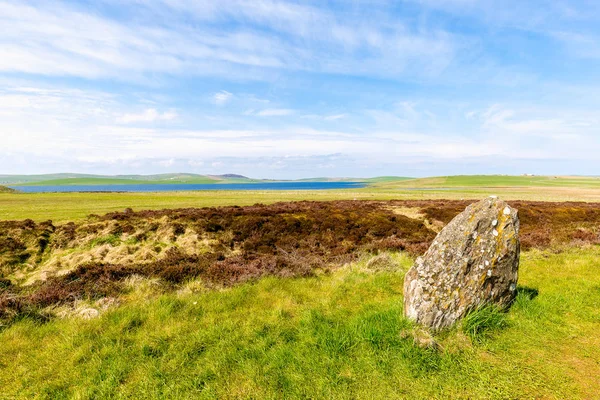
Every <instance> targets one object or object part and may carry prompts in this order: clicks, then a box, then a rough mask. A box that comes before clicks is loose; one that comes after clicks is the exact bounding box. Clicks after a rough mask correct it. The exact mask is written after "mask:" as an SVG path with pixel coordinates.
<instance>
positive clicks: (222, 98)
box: [213, 90, 233, 106]
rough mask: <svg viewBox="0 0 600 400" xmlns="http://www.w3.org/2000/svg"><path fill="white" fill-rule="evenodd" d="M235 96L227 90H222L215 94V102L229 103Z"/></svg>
mask: <svg viewBox="0 0 600 400" xmlns="http://www.w3.org/2000/svg"><path fill="white" fill-rule="evenodd" d="M232 98H233V94H232V93H229V92H228V91H226V90H221V91H220V92H218V93H215V94H214V95H213V103H215V104H216V105H218V106H223V105H225V104H227V103H228V102H229V101H230V100H231V99H232Z"/></svg>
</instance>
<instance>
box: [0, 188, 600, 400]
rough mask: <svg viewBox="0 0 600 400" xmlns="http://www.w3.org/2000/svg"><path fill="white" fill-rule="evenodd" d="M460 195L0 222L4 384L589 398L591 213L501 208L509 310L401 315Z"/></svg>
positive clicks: (595, 210) (593, 321)
mask: <svg viewBox="0 0 600 400" xmlns="http://www.w3.org/2000/svg"><path fill="white" fill-rule="evenodd" d="M468 203H469V202H468V201H464V200H463V201H460V200H456V201H448V200H445V201H333V202H308V201H303V202H293V203H275V204H270V205H260V204H257V205H253V206H247V207H238V206H230V207H219V208H201V209H200V208H189V209H175V210H160V211H152V210H149V211H141V212H134V211H133V210H131V209H126V210H124V211H123V210H122V211H119V212H113V213H109V214H106V215H102V216H99V215H90V216H88V217H87V218H86V219H84V220H79V221H76V222H70V223H63V224H56V223H53V222H51V221H45V222H35V221H33V220H21V221H0V324H1V325H2V326H1V327H0V371H1V372H2V373H0V387H2V388H4V394H5V395H6V396H8V397H9V398H29V397H34V396H37V397H39V398H52V399H54V398H71V397H75V398H112V397H132V396H136V397H142V398H165V397H167V398H186V397H187V398H189V397H194V398H281V397H284V396H285V397H289V398H332V397H333V398H485V399H489V398H515V397H516V398H567V397H568V398H593V396H594V395H595V394H596V393H597V392H598V390H600V387H599V386H598V383H597V379H596V377H597V376H598V374H600V350H599V349H600V342H599V339H598V336H597V335H596V332H597V330H598V328H599V325H600V313H599V312H598V310H600V273H599V272H600V271H599V270H598V265H597V262H596V260H597V259H598V257H599V256H600V247H598V246H597V245H598V244H600V237H599V235H600V205H599V204H593V203H543V202H525V201H515V202H511V205H512V206H514V207H516V208H518V209H519V215H520V217H521V238H522V247H523V249H524V250H525V253H524V254H523V256H522V264H521V270H520V278H519V283H520V285H521V286H520V287H519V288H518V293H519V294H518V296H517V299H516V301H515V303H514V305H513V307H512V308H511V310H510V312H509V313H505V312H502V311H501V310H498V309H495V308H483V309H480V310H477V311H475V312H473V313H471V314H470V315H469V316H468V317H467V318H466V319H465V320H464V321H463V323H462V324H461V325H460V326H457V327H455V328H454V329H452V330H450V331H445V332H441V333H439V334H437V335H436V336H435V337H432V336H431V335H430V334H429V333H427V332H424V331H422V330H420V329H418V328H417V327H415V326H413V325H412V324H411V323H410V322H409V321H407V320H406V319H404V317H403V316H402V281H403V277H404V273H405V272H406V270H407V269H408V268H409V266H410V265H411V264H412V263H413V260H414V257H415V256H417V255H418V254H421V253H422V252H423V251H424V250H425V249H426V248H427V247H428V246H429V244H430V242H431V240H432V239H433V238H434V237H435V235H436V233H437V232H438V231H439V230H440V229H441V227H442V226H444V224H445V223H447V222H448V221H449V220H450V219H452V218H453V217H454V215H456V214H457V213H459V212H460V211H462V209H464V207H465V206H466V205H467V204H468ZM258 278H261V279H258ZM39 343H44V346H43V347H40V346H39V345H38V344H39Z"/></svg>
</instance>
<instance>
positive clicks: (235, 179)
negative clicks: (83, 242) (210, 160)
mask: <svg viewBox="0 0 600 400" xmlns="http://www.w3.org/2000/svg"><path fill="white" fill-rule="evenodd" d="M256 181H257V180H254V179H250V178H247V177H245V176H242V175H236V174H226V175H197V174H159V175H115V176H110V175H86V174H68V173H63V174H47V175H0V184H5V185H22V186H28V185H39V186H68V185H127V184H129V185H133V184H177V183H196V184H210V183H242V182H243V183H249V182H256Z"/></svg>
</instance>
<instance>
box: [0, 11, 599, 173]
mask: <svg viewBox="0 0 600 400" xmlns="http://www.w3.org/2000/svg"><path fill="white" fill-rule="evenodd" d="M0 27H1V29H0V139H1V140H0V174H32V173H56V172H78V173H96V174H157V173H170V172H190V173H199V174H224V173H237V174H243V175H246V176H250V177H254V178H276V179H294V178H306V177H325V176H329V177H372V176H381V175H397V176H415V177H419V176H434V175H454V174H524V173H530V174H548V175H600V130H599V128H598V127H599V122H600V121H599V120H600V2H598V1H596V0H570V1H563V0H550V1H542V0H531V1H526V0H496V1H493V0H479V1H478V0H406V1H402V0H397V1H387V0H379V1H378V0H370V1H367V0H354V1H353V0H338V1H335V0H334V1H323V0H321V1H316V0H315V1H311V0H305V1H284V0H281V1H280V0H79V1H75V0H71V1H66V0H65V1H50V0H42V1H36V0H31V1H27V0H14V1H13V0H0Z"/></svg>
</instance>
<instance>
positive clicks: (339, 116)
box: [324, 114, 348, 121]
mask: <svg viewBox="0 0 600 400" xmlns="http://www.w3.org/2000/svg"><path fill="white" fill-rule="evenodd" d="M347 116H348V114H335V115H328V116H326V117H325V118H324V119H325V121H337V120H338V119H342V118H346V117H347Z"/></svg>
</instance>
